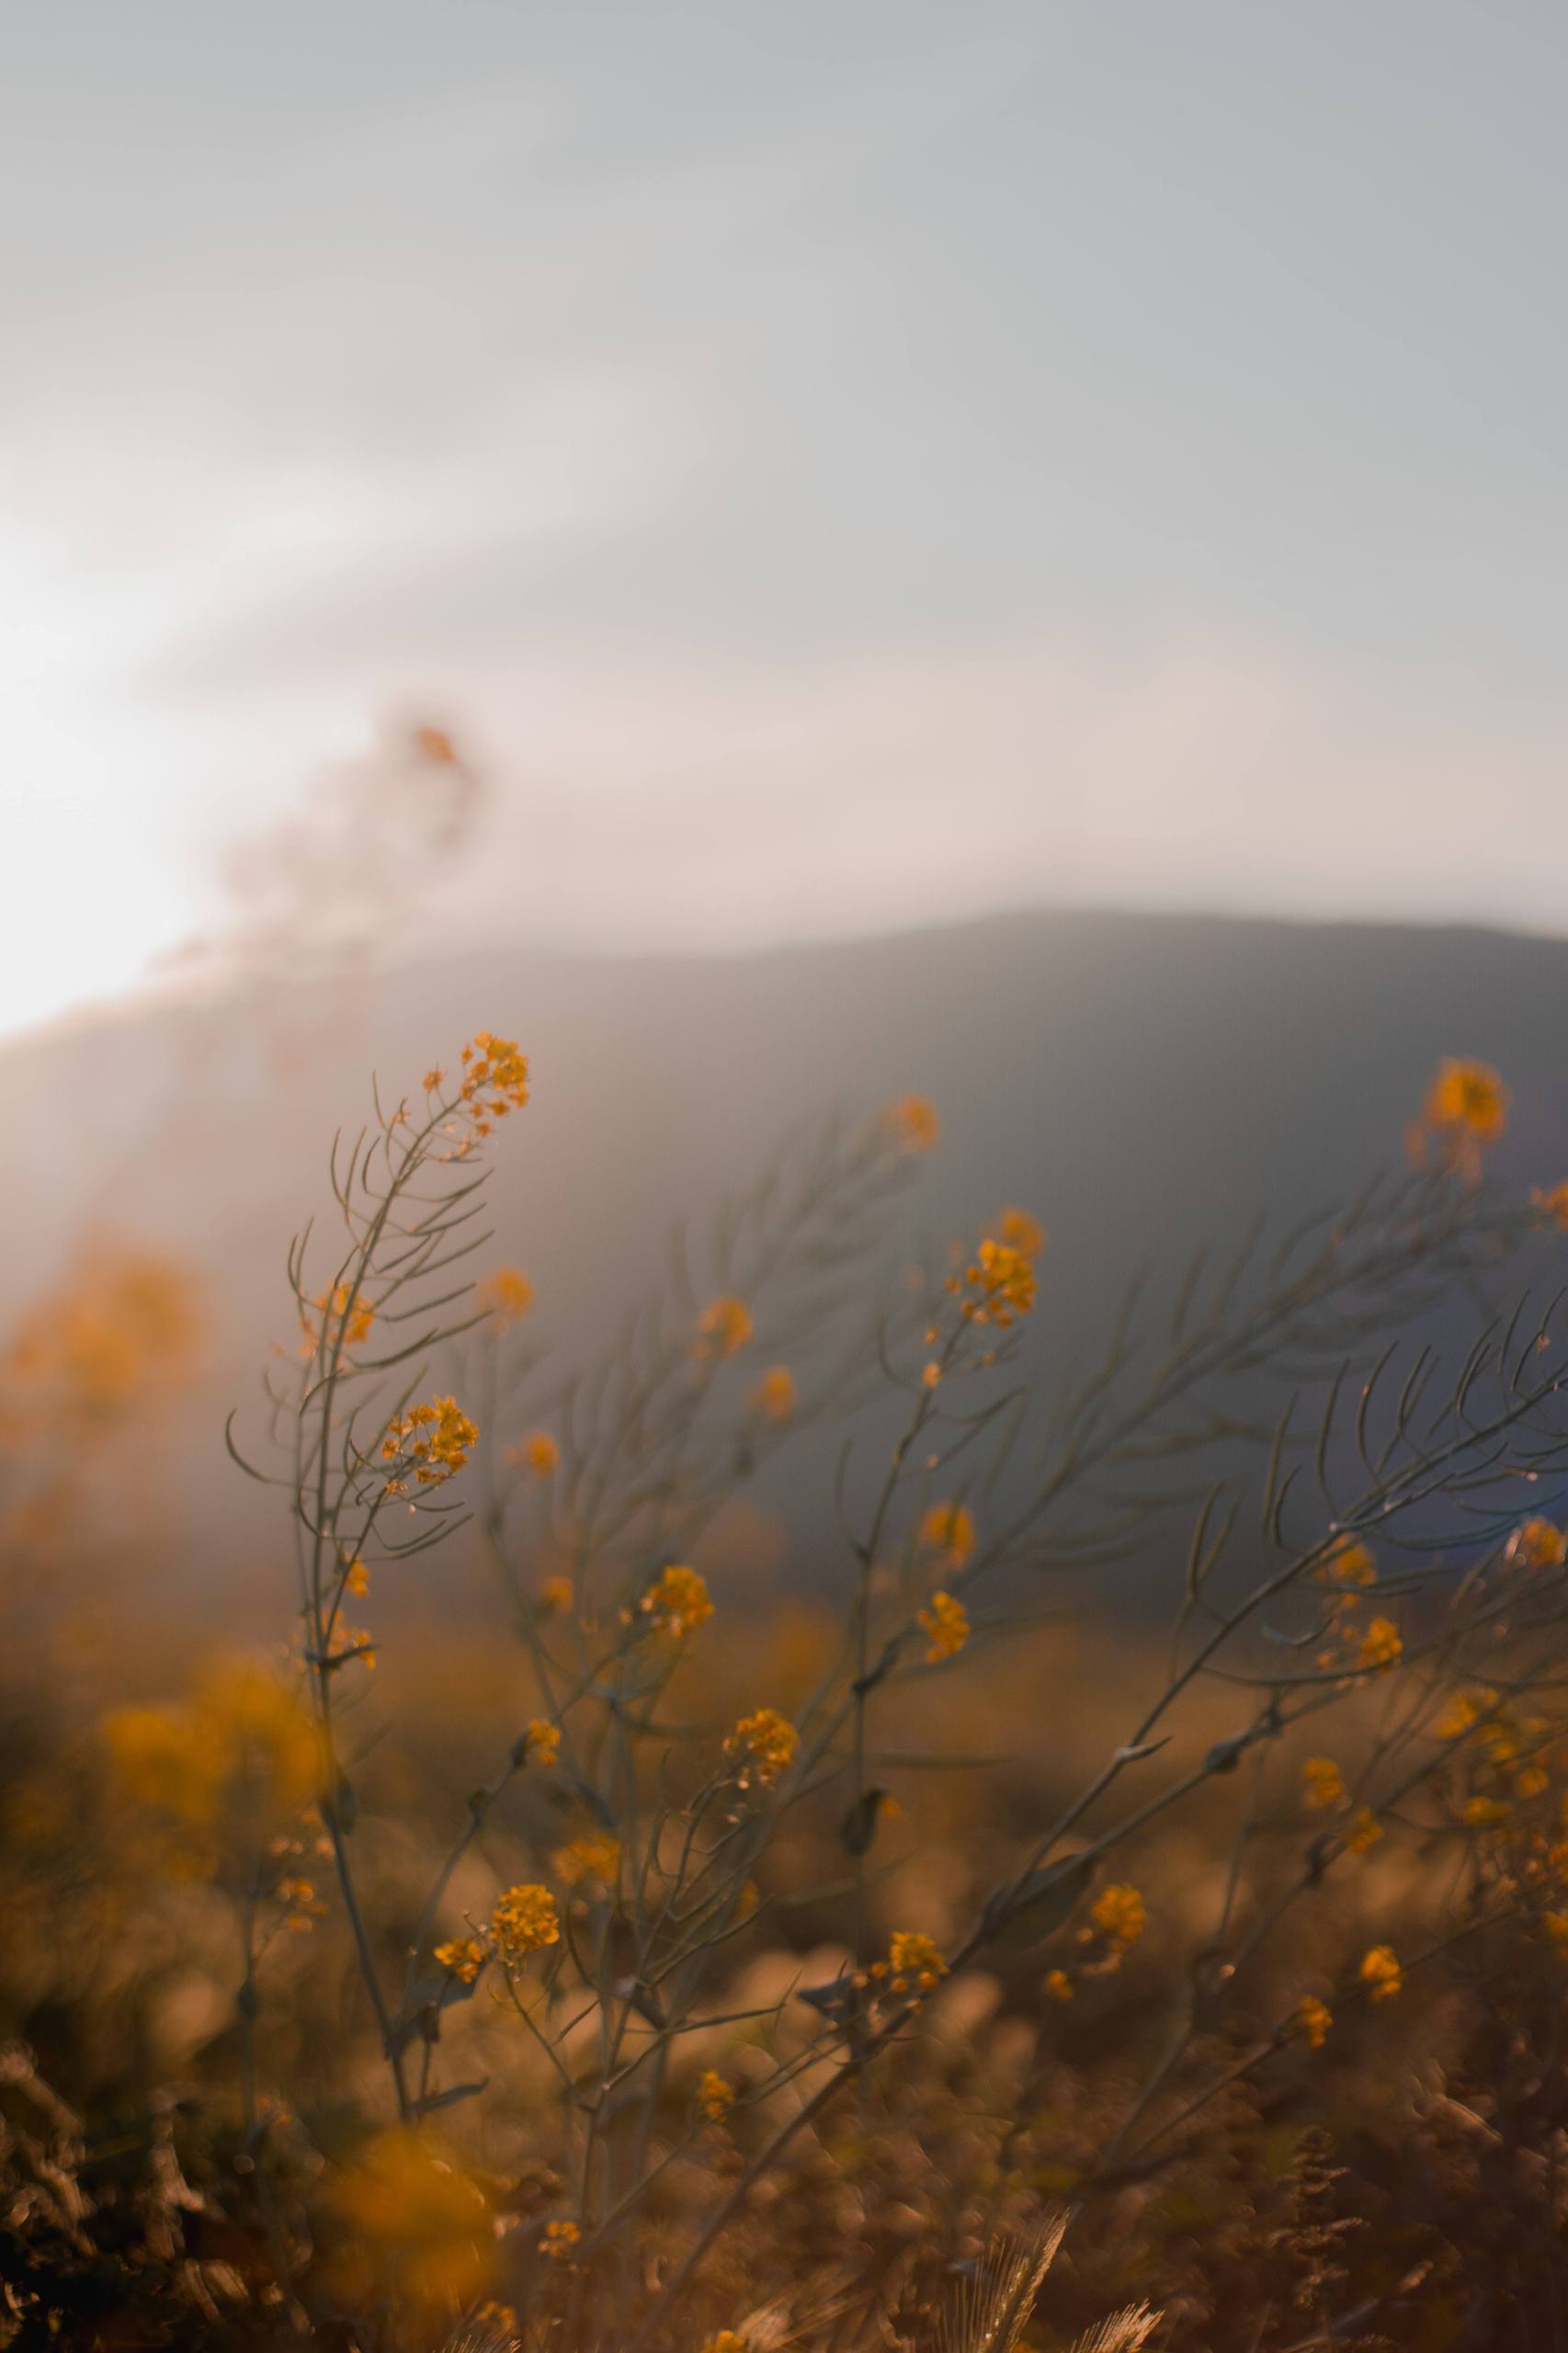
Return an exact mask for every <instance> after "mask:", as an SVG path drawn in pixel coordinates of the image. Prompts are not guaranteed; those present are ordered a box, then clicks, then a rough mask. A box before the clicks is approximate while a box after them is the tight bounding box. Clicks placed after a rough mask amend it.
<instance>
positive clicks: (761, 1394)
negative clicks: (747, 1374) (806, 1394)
mask: <svg viewBox="0 0 1568 2353" xmlns="http://www.w3.org/2000/svg"><path fill="white" fill-rule="evenodd" d="M747 1402H748V1403H749V1404H750V1406H751V1410H752V1412H753V1413H754V1414H760V1415H762V1417H763V1419H764V1420H765V1421H769V1422H787V1421H789V1420H790V1416H791V1415H793V1413H794V1411H795V1408H796V1405H797V1404H799V1402H800V1392H799V1391H798V1389H797V1387H796V1384H795V1376H794V1374H793V1373H792V1372H791V1371H790V1368H789V1366H788V1365H787V1364H771V1365H769V1366H768V1368H767V1371H766V1372H765V1373H764V1374H763V1376H762V1379H761V1380H760V1381H758V1382H757V1384H756V1388H755V1389H754V1390H753V1391H752V1392H751V1396H750V1398H749V1400H748V1401H747Z"/></svg>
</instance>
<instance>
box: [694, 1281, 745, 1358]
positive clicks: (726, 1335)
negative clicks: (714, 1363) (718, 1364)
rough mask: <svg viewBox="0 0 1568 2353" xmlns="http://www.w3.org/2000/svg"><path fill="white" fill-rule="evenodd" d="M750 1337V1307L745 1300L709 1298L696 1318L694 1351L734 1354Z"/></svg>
mask: <svg viewBox="0 0 1568 2353" xmlns="http://www.w3.org/2000/svg"><path fill="white" fill-rule="evenodd" d="M751 1336H752V1320H751V1310H750V1308H749V1307H748V1306H747V1305H746V1303H745V1301H744V1299H732V1298H729V1297H727V1296H726V1297H724V1298H721V1299H710V1301H709V1302H708V1304H707V1306H706V1307H705V1308H704V1309H703V1311H702V1313H701V1314H700V1315H699V1317H698V1319H697V1353H698V1355H699V1357H733V1355H734V1354H735V1353H736V1351H737V1349H740V1348H744V1347H745V1344H746V1342H747V1341H748V1340H749V1339H750V1338H751Z"/></svg>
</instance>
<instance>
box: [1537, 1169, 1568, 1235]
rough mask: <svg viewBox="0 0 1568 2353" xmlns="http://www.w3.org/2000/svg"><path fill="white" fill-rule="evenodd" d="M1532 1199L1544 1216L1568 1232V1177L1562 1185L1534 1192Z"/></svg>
mask: <svg viewBox="0 0 1568 2353" xmlns="http://www.w3.org/2000/svg"><path fill="white" fill-rule="evenodd" d="M1530 1199H1531V1200H1532V1201H1533V1202H1534V1203H1535V1206H1536V1208H1537V1209H1538V1210H1539V1211H1540V1213H1541V1215H1542V1217H1544V1218H1546V1219H1548V1220H1549V1221H1550V1222H1551V1224H1553V1225H1556V1226H1561V1227H1562V1230H1563V1231H1564V1233H1568V1178H1564V1180H1563V1181H1562V1184H1560V1185H1553V1186H1551V1188H1550V1189H1549V1190H1548V1191H1546V1192H1544V1193H1543V1192H1540V1191H1539V1190H1538V1191H1536V1192H1534V1193H1532V1194H1531V1195H1530Z"/></svg>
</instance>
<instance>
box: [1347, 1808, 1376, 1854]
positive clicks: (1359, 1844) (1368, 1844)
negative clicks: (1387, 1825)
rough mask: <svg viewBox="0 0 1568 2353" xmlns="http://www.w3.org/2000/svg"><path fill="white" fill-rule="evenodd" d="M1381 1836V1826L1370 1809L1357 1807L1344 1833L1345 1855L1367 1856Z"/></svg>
mask: <svg viewBox="0 0 1568 2353" xmlns="http://www.w3.org/2000/svg"><path fill="white" fill-rule="evenodd" d="M1382 1835H1383V1825H1382V1824H1381V1822H1380V1821H1379V1820H1378V1817H1377V1815H1376V1814H1375V1813H1373V1812H1372V1809H1371V1807H1370V1806H1369V1805H1362V1806H1358V1807H1357V1809H1356V1811H1355V1813H1353V1814H1352V1815H1351V1817H1350V1824H1349V1827H1348V1828H1347V1829H1346V1833H1345V1849H1346V1854H1350V1855H1369V1854H1370V1853H1371V1851H1372V1849H1373V1847H1375V1846H1376V1845H1377V1843H1378V1841H1379V1839H1380V1838H1381V1836H1382Z"/></svg>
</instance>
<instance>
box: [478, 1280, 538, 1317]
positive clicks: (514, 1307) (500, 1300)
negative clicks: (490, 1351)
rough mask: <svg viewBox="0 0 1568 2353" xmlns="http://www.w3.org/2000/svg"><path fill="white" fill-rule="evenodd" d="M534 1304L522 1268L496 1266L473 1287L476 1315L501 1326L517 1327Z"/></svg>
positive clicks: (529, 1283) (531, 1289) (531, 1290)
mask: <svg viewBox="0 0 1568 2353" xmlns="http://www.w3.org/2000/svg"><path fill="white" fill-rule="evenodd" d="M533 1303H534V1287H533V1285H532V1283H531V1282H530V1281H529V1280H528V1277H527V1275H525V1274H524V1272H523V1270H522V1268H521V1267H496V1269H495V1271H494V1274H490V1275H486V1276H485V1278H484V1279H483V1282H478V1283H475V1285H474V1287H473V1304H474V1310H475V1313H478V1314H480V1315H488V1316H489V1317H490V1318H491V1320H492V1322H494V1323H496V1324H501V1325H502V1326H503V1327H505V1326H506V1325H507V1324H520V1323H521V1322H522V1320H523V1317H524V1316H525V1315H526V1314H527V1313H528V1310H529V1308H530V1307H531V1306H532V1305H533Z"/></svg>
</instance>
